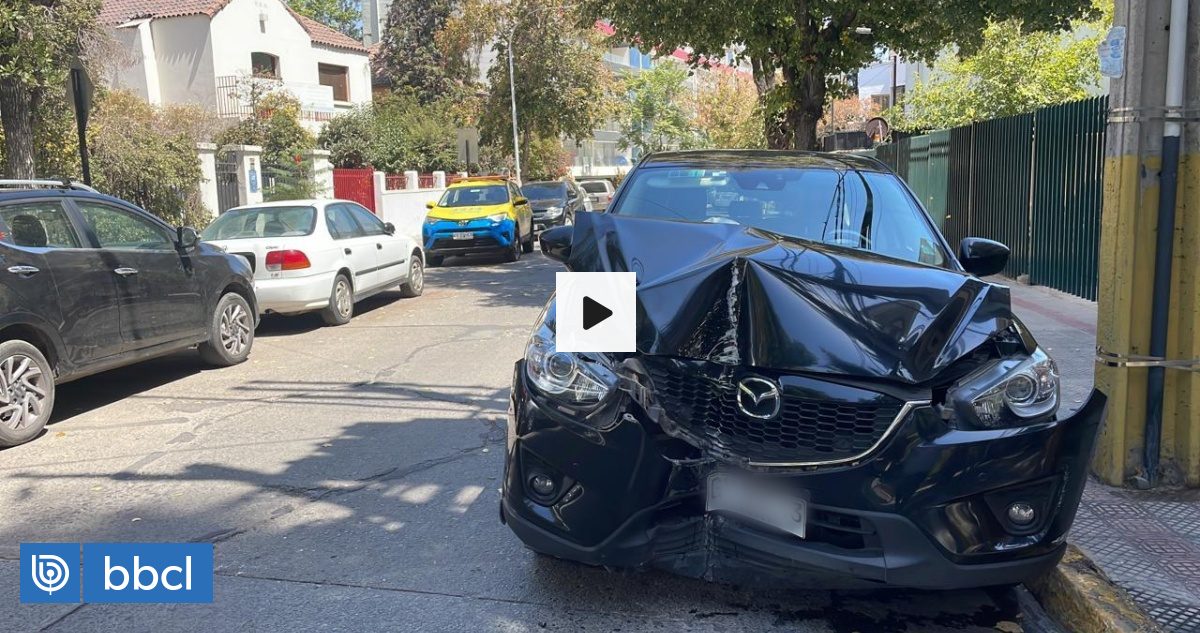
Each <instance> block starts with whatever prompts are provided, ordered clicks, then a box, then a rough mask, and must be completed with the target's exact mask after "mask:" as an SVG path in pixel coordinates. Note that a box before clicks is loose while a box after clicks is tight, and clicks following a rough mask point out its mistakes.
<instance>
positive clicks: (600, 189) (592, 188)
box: [579, 180, 608, 193]
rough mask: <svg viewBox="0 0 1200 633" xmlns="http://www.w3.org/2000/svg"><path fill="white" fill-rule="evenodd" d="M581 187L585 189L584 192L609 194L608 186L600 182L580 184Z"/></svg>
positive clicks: (593, 181)
mask: <svg viewBox="0 0 1200 633" xmlns="http://www.w3.org/2000/svg"><path fill="white" fill-rule="evenodd" d="M579 186H580V187H583V190H584V191H586V192H588V193H608V186H606V185H605V184H604V183H602V182H600V181H598V180H589V181H587V182H584V183H580V185H579Z"/></svg>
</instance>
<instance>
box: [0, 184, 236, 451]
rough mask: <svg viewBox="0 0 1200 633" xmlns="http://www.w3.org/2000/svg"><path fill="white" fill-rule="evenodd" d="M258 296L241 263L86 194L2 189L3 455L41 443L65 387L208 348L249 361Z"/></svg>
mask: <svg viewBox="0 0 1200 633" xmlns="http://www.w3.org/2000/svg"><path fill="white" fill-rule="evenodd" d="M256 314H257V313H256V311H255V297H254V286H253V282H252V280H251V279H250V269H249V267H248V266H247V265H246V262H245V261H244V260H242V259H241V258H239V257H233V256H231V255H227V254H225V253H224V252H222V251H221V250H220V249H218V248H215V247H213V246H210V245H207V244H203V243H198V239H197V236H196V231H195V230H193V229H190V228H186V227H185V228H175V227H172V226H169V225H167V224H166V223H165V222H163V221H162V220H160V219H158V218H156V217H154V216H153V215H150V214H149V213H146V212H145V211H142V210H141V209H139V208H137V207H135V206H133V205H131V204H129V203H128V202H125V201H123V200H118V199H117V198H113V197H110V196H106V195H102V194H99V193H96V192H95V191H94V190H92V189H91V188H88V187H84V186H81V185H71V184H70V183H56V182H53V181H32V180H29V181H0V446H15V445H17V444H21V443H24V442H27V441H29V440H31V439H33V438H34V437H37V435H38V434H39V433H41V431H42V429H43V428H44V427H45V426H46V422H47V421H48V420H49V419H50V416H51V414H52V413H53V410H54V399H55V386H56V385H57V384H62V383H64V382H67V381H70V380H75V379H76V378H80V377H83V376H87V375H89V374H94V373H97V372H100V371H104V370H107V369H113V368H116V367H121V366H124V365H129V364H131V363H135V362H138V361H142V360H146V359H148V358H152V357H155V356H160V355H163V354H167V353H170V352H174V351H177V350H180V349H184V348H187V347H191V346H197V345H198V346H199V349H200V356H201V358H203V359H204V361H205V362H207V363H209V364H211V365H215V366H219V367H225V366H229V365H235V364H237V363H240V362H242V361H244V360H246V358H247V357H249V355H250V349H251V348H252V347H253V345H254V327H255V325H256Z"/></svg>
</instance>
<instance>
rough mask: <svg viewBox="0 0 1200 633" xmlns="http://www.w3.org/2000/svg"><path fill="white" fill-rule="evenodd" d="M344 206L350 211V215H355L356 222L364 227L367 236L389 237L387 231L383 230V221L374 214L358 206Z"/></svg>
mask: <svg viewBox="0 0 1200 633" xmlns="http://www.w3.org/2000/svg"><path fill="white" fill-rule="evenodd" d="M344 206H345V207H346V208H348V209H350V213H352V214H353V215H354V219H355V220H358V225H359V226H361V227H362V229H363V232H364V233H365V234H367V235H387V229H385V228H383V220H380V219H379V218H377V217H375V214H374V213H371V212H370V211H367V209H366V208H365V207H360V206H358V205H357V204H347V205H344Z"/></svg>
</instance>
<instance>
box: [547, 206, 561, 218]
mask: <svg viewBox="0 0 1200 633" xmlns="http://www.w3.org/2000/svg"><path fill="white" fill-rule="evenodd" d="M562 212H563V208H562V207H546V215H548V216H550V217H552V218H557V217H558V216H560V215H562Z"/></svg>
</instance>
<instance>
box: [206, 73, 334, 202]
mask: <svg viewBox="0 0 1200 633" xmlns="http://www.w3.org/2000/svg"><path fill="white" fill-rule="evenodd" d="M254 85H257V84H253V82H252V85H251V88H250V89H249V92H248V93H247V96H246V100H247V101H248V102H249V104H250V107H251V112H252V114H251V116H249V117H247V118H245V119H242V120H240V121H238V122H237V123H235V124H233V125H232V126H231V127H229V128H226V129H225V130H224V131H222V132H221V133H220V134H218V135H217V144H218V145H220V146H222V147H223V146H226V145H258V146H260V147H262V148H263V153H262V174H263V198H264V199H266V200H268V201H270V200H292V199H297V198H312V197H315V196H316V195H317V194H318V193H320V192H318V191H317V190H316V189H317V185H316V183H315V182H313V180H312V178H311V176H310V175H311V174H312V161H311V160H304V159H303V158H302V157H303V156H304V154H305V153H306V152H307V151H308V150H310V149H312V148H313V147H314V146H315V145H316V139H315V138H314V137H313V135H312V133H311V132H309V131H308V130H306V129H305V128H304V126H302V125H301V124H300V102H299V101H298V100H296V98H294V97H292V96H291V95H290V94H287V93H283V92H269V93H262V92H260V91H258V90H255V89H254V88H253V86H254Z"/></svg>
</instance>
